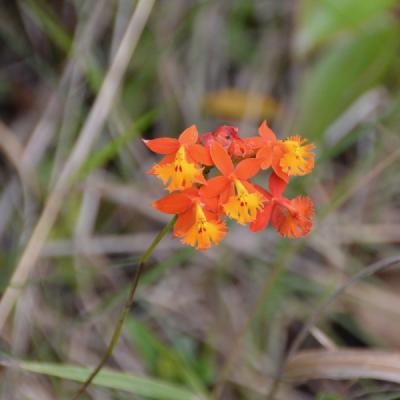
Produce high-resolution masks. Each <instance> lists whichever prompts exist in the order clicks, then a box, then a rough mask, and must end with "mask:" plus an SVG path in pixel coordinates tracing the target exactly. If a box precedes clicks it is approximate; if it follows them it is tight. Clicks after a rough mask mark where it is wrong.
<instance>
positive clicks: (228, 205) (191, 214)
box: [144, 121, 314, 250]
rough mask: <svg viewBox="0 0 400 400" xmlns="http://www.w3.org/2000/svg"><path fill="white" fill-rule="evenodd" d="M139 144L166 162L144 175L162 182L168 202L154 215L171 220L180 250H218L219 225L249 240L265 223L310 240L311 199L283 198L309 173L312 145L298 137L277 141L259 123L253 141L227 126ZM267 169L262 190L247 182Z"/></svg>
mask: <svg viewBox="0 0 400 400" xmlns="http://www.w3.org/2000/svg"><path fill="white" fill-rule="evenodd" d="M144 143H145V144H146V146H147V147H148V148H149V149H150V150H152V151H153V152H155V153H158V154H162V155H164V158H162V160H161V161H160V162H159V163H158V164H155V165H154V167H153V168H152V169H151V170H150V171H149V173H150V174H153V175H156V176H157V177H158V178H160V179H161V180H162V182H163V183H164V185H166V189H167V190H168V191H169V192H170V194H168V195H166V196H165V197H163V198H161V199H160V200H157V201H156V202H154V203H153V207H154V208H155V209H157V210H159V211H161V212H163V213H166V214H172V215H177V220H176V223H175V226H174V232H173V233H174V236H176V237H179V238H181V240H182V243H185V244H188V245H190V246H193V247H196V248H197V249H201V250H205V249H208V248H209V247H210V246H211V244H212V243H213V244H214V245H218V243H219V242H220V241H221V240H222V239H223V238H224V236H225V234H226V232H227V226H226V224H225V222H224V221H223V218H224V217H228V218H231V219H233V220H234V221H236V222H238V223H239V224H242V225H245V224H249V226H250V230H251V231H252V232H257V231H260V230H262V229H264V228H266V227H267V226H268V224H269V223H270V222H271V224H272V226H273V227H274V228H275V229H276V230H277V232H278V233H279V234H280V235H281V236H286V237H289V238H293V237H302V236H305V235H307V234H308V233H309V232H310V230H311V228H312V214H313V203H312V201H311V199H310V198H309V197H302V196H298V197H295V198H293V199H288V198H287V197H285V196H284V195H283V193H284V191H285V188H286V186H287V184H288V182H289V179H290V177H292V176H302V175H306V174H308V173H309V172H311V171H312V169H313V168H314V154H313V153H312V150H313V148H314V145H313V144H307V141H306V140H305V139H302V138H301V137H300V136H292V137H288V138H286V139H283V140H278V139H277V137H276V135H275V133H274V132H273V131H272V130H271V129H270V128H269V127H268V125H267V123H266V122H265V121H264V122H263V123H262V124H261V126H260V127H259V130H258V136H252V137H247V138H241V137H240V136H239V134H238V129H237V128H235V127H233V126H228V125H224V126H220V127H218V128H217V129H216V130H215V131H214V132H208V133H205V134H203V135H201V136H199V133H198V131H197V129H196V127H195V126H194V125H193V126H191V127H190V128H188V129H186V130H185V131H184V132H182V133H181V135H180V136H179V138H178V139H174V138H168V137H165V138H158V139H153V140H144ZM266 169H271V173H270V176H269V180H268V188H267V189H266V188H263V187H261V186H259V185H257V184H255V183H253V182H251V180H250V179H251V178H254V177H255V176H256V175H257V174H258V172H259V171H260V170H266ZM213 171H214V172H215V173H213V176H210V175H211V173H212V172H213Z"/></svg>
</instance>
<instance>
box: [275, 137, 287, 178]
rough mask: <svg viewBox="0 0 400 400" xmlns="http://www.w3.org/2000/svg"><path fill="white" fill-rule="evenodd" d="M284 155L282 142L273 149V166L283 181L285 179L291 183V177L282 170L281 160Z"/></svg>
mask: <svg viewBox="0 0 400 400" xmlns="http://www.w3.org/2000/svg"><path fill="white" fill-rule="evenodd" d="M278 143H279V144H278ZM284 154H285V151H284V149H283V148H282V144H281V143H280V142H277V144H276V145H275V146H274V147H273V152H272V162H271V166H272V169H273V170H274V172H275V173H276V174H277V175H278V176H279V177H280V178H281V179H283V180H284V181H285V182H289V175H288V174H287V173H286V172H284V171H283V170H282V167H281V165H280V161H281V158H282V156H283V155H284Z"/></svg>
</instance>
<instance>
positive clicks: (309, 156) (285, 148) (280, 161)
mask: <svg viewBox="0 0 400 400" xmlns="http://www.w3.org/2000/svg"><path fill="white" fill-rule="evenodd" d="M258 132H259V135H260V137H259V138H258V139H257V138H252V146H253V147H255V148H257V147H258V148H259V149H258V151H257V158H259V159H260V160H262V163H261V168H262V169H267V168H269V167H272V169H273V170H274V172H275V173H276V174H277V175H278V176H279V177H280V178H281V179H283V180H284V181H286V182H288V180H289V176H300V175H306V174H308V173H309V172H311V171H312V169H313V168H314V154H313V153H312V152H311V150H312V149H313V148H314V147H315V146H314V145H313V144H306V142H307V140H306V139H302V138H301V137H300V136H292V137H289V138H288V139H284V140H277V139H276V135H275V133H274V132H273V131H272V130H271V129H270V128H269V127H268V125H267V123H266V121H264V122H263V123H262V124H261V125H260V127H259V130H258Z"/></svg>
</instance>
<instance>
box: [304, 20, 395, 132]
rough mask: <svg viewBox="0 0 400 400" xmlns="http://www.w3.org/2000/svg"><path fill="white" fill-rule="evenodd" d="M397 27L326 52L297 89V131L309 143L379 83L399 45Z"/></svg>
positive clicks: (372, 32)
mask: <svg viewBox="0 0 400 400" xmlns="http://www.w3.org/2000/svg"><path fill="white" fill-rule="evenodd" d="M399 32H400V31H399V27H398V26H396V25H395V24H391V23H390V22H388V23H387V24H386V25H384V26H379V27H377V28H375V30H369V31H366V32H363V33H362V34H360V35H357V36H356V37H355V38H354V39H352V40H350V41H348V42H346V43H344V44H339V45H337V46H335V47H333V48H330V49H328V50H326V53H325V55H323V56H322V57H321V59H320V61H319V62H317V63H316V65H315V66H314V67H313V68H311V70H310V71H309V74H308V75H307V76H306V78H305V79H304V82H303V85H302V87H301V88H300V90H299V103H300V104H301V110H299V118H298V121H297V124H296V126H297V128H298V130H299V131H300V132H303V133H304V134H307V136H308V137H310V138H312V139H313V140H318V139H321V137H322V136H323V134H324V132H325V130H326V128H327V127H328V126H329V125H330V124H331V123H332V122H333V121H334V120H335V119H336V118H337V117H338V116H339V115H340V114H341V113H342V112H344V111H345V110H346V109H347V107H348V106H350V105H351V104H352V103H353V102H354V100H356V99H357V98H358V97H359V96H360V95H362V94H363V93H364V92H365V91H367V90H368V89H371V88H372V87H374V86H375V85H377V84H379V82H381V81H382V80H383V79H384V77H385V74H386V73H387V71H388V68H389V67H390V66H391V65H393V60H394V59H395V57H396V54H397V51H398V48H399V46H400V40H399V38H400V33H399Z"/></svg>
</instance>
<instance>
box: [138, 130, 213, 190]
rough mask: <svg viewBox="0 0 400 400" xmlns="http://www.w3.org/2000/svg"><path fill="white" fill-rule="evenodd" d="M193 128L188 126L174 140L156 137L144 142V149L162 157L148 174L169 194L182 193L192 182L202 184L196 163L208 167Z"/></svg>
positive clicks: (199, 170) (208, 161)
mask: <svg viewBox="0 0 400 400" xmlns="http://www.w3.org/2000/svg"><path fill="white" fill-rule="evenodd" d="M197 140H198V132H197V128H196V127H195V126H194V125H192V126H191V127H190V128H188V129H186V130H185V131H183V132H182V133H181V135H180V136H179V138H178V139H174V138H158V139H153V140H144V143H145V144H146V146H147V147H148V148H149V149H150V150H152V151H153V152H155V153H158V154H165V155H166V156H165V157H164V158H163V159H162V160H161V161H160V162H159V163H158V164H156V165H155V166H154V167H153V168H152V169H151V170H150V171H149V173H150V174H153V175H157V176H158V177H159V178H160V179H161V180H162V181H163V183H164V184H168V183H169V185H168V188H167V189H168V190H169V191H170V192H172V191H174V190H184V189H188V188H190V187H192V186H193V184H194V183H204V182H205V180H204V177H203V168H201V167H200V166H199V164H203V165H211V164H212V160H211V158H210V155H209V152H208V151H207V150H206V149H205V148H204V147H203V146H202V145H200V144H197Z"/></svg>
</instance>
